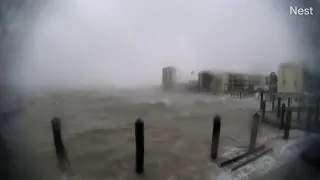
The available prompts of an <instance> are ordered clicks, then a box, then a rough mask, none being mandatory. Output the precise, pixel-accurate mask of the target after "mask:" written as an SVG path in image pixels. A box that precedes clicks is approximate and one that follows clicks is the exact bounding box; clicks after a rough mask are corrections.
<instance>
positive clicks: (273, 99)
mask: <svg viewBox="0 0 320 180" xmlns="http://www.w3.org/2000/svg"><path fill="white" fill-rule="evenodd" d="M275 100H276V96H275V95H272V107H271V108H272V111H273V110H274V101H275Z"/></svg>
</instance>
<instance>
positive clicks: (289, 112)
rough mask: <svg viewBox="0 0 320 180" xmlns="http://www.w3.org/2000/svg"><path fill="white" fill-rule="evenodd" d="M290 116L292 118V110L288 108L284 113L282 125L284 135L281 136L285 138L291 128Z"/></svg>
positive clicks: (287, 136)
mask: <svg viewBox="0 0 320 180" xmlns="http://www.w3.org/2000/svg"><path fill="white" fill-rule="evenodd" d="M291 118H292V111H291V108H288V110H287V115H286V123H285V126H284V136H283V139H285V140H288V139H289V133H290V128H291Z"/></svg>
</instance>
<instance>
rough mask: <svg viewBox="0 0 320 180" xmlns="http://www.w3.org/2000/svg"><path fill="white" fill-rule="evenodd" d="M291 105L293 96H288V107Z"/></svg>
mask: <svg viewBox="0 0 320 180" xmlns="http://www.w3.org/2000/svg"><path fill="white" fill-rule="evenodd" d="M290 105H291V98H290V97H288V107H290Z"/></svg>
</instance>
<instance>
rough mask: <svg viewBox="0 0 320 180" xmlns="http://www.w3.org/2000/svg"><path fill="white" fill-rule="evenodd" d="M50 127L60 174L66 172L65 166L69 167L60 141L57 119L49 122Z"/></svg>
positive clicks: (59, 123)
mask: <svg viewBox="0 0 320 180" xmlns="http://www.w3.org/2000/svg"><path fill="white" fill-rule="evenodd" d="M51 127H52V132H53V140H54V146H55V149H56V156H57V160H58V163H59V168H60V171H61V172H66V171H67V167H68V166H67V165H70V162H69V160H68V156H67V151H66V149H65V146H64V144H63V141H62V135H61V120H60V119H59V118H58V117H54V118H53V119H52V120H51Z"/></svg>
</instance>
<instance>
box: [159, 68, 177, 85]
mask: <svg viewBox="0 0 320 180" xmlns="http://www.w3.org/2000/svg"><path fill="white" fill-rule="evenodd" d="M176 80H177V70H176V68H174V67H171V66H168V67H165V68H163V69H162V87H163V89H166V90H168V89H173V88H174V87H175V85H176V83H177V82H176Z"/></svg>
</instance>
